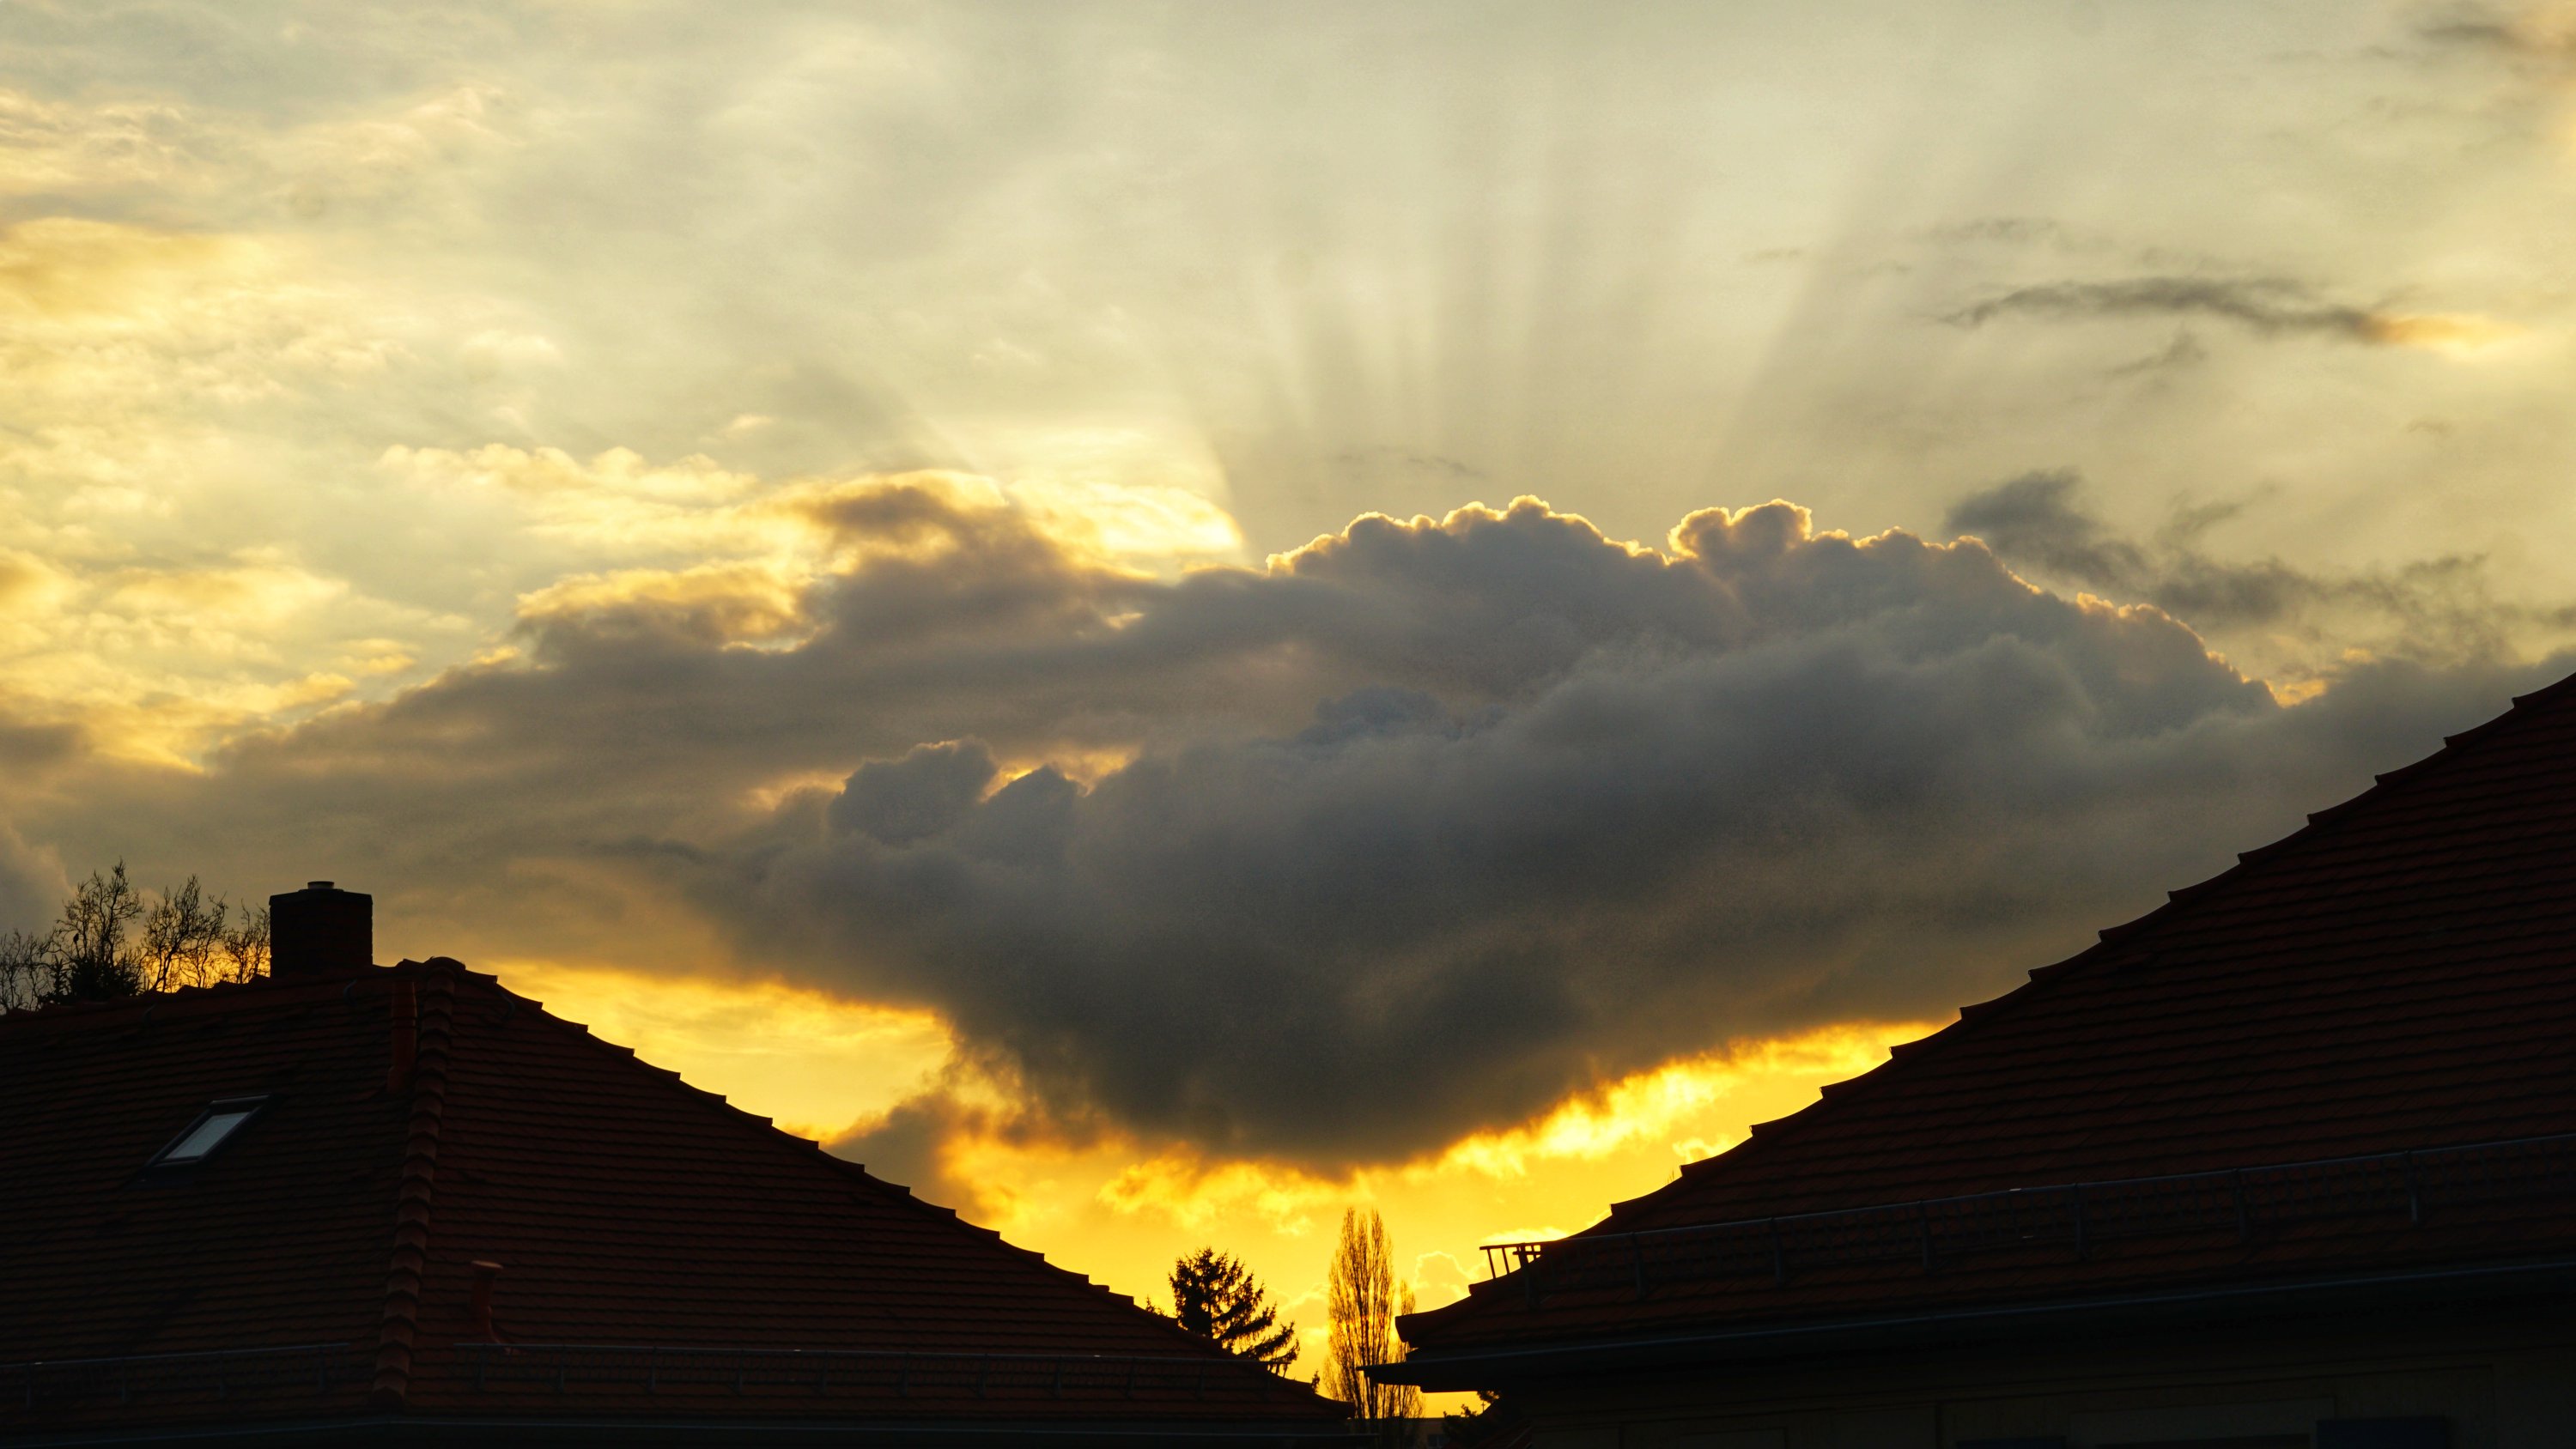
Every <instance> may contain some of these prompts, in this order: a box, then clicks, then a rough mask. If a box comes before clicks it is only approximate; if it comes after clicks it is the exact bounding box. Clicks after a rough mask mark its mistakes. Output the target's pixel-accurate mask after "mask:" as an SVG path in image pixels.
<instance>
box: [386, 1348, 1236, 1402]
mask: <svg viewBox="0 0 2576 1449" xmlns="http://www.w3.org/2000/svg"><path fill="white" fill-rule="evenodd" d="M453 1354H454V1358H453V1360H452V1362H451V1363H450V1365H449V1366H448V1369H447V1371H448V1372H450V1373H453V1374H455V1375H457V1376H458V1378H459V1379H461V1380H462V1386H463V1387H465V1388H468V1389H470V1390H472V1391H474V1392H478V1393H498V1392H505V1391H511V1390H527V1389H538V1390H542V1391H545V1392H547V1393H552V1394H567V1395H570V1394H581V1393H602V1392H608V1393H630V1394H631V1393H644V1394H662V1393H705V1392H708V1391H711V1390H712V1391H715V1392H720V1393H726V1394H739V1395H782V1394H783V1395H794V1396H802V1397H829V1396H831V1395H835V1394H839V1395H852V1396H856V1395H886V1396H891V1397H895V1398H946V1399H963V1398H975V1399H983V1398H1051V1399H1101V1400H1116V1399H1127V1398H1134V1397H1137V1396H1138V1395H1140V1394H1141V1395H1156V1396H1169V1395H1175V1394H1178V1395H1186V1396H1188V1397H1191V1398H1198V1399H1209V1400H1222V1399H1227V1398H1243V1397H1246V1396H1250V1395H1255V1394H1259V1393H1262V1392H1265V1391H1268V1390H1269V1389H1271V1388H1272V1387H1273V1384H1272V1382H1271V1376H1270V1373H1269V1371H1268V1370H1267V1369H1264V1368H1262V1367H1261V1366H1259V1365H1258V1364H1254V1363H1251V1362H1248V1361H1243V1360H1234V1361H1229V1360H1226V1359H1223V1358H1218V1357H1215V1356H1214V1355H1207V1356H1199V1355H1192V1356H1189V1357H1174V1356H1162V1357H1154V1356H1118V1355H1111V1354H1034V1353H972V1352H904V1351H901V1350H860V1349H789V1348H720V1347H716V1348H709V1347H697V1348H689V1347H658V1346H642V1345H632V1344H588V1343H528V1344H520V1343H460V1344H457V1345H456V1346H455V1348H454V1349H453ZM415 1377H416V1378H417V1377H418V1375H417V1374H416V1375H415Z"/></svg>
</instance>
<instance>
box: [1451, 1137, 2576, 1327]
mask: <svg viewBox="0 0 2576 1449" xmlns="http://www.w3.org/2000/svg"><path fill="white" fill-rule="evenodd" d="M2571 1194H2576V1133H2569V1134H2563V1135H2559V1136H2553V1137H2524V1138H2517V1139H2514V1140H2511V1141H2503V1142H2479V1143H2471V1144H2468V1145H2465V1146H2456V1147H2435V1148H2426V1149H2422V1150H2419V1151H2413V1152H2388V1153H2380V1154H2378V1155H2375V1156H2369V1157H2336V1158H2326V1159H2322V1160H2319V1161H2313V1162H2286V1163H2274V1164H2270V1165H2266V1166H2261V1167H2247V1168H2239V1169H2229V1170H2225V1171H2218V1172H2190V1173H2178V1174H2174V1175H2172V1176H2167V1177H2133V1178H2122V1179H2118V1180H2114V1181H2106V1182H2073V1183H2061V1184H2056V1185H2053V1186H2048V1187H2029V1188H2011V1189H2007V1190H2005V1191H2002V1192H1984V1193H1976V1194H1973V1195H1970V1196H1966V1197H1944V1198H1925V1199H1922V1200H1919V1201H1914V1202H1900V1203H1886V1204H1880V1205H1877V1206H1872V1207H1860V1208H1845V1209H1840V1210H1836V1211H1831V1212H1817V1213H1802V1214H1798V1215H1795V1216H1789V1217H1773V1218H1749V1219H1743V1220H1739V1221H1734V1222H1724V1223H1711V1224H1707V1225H1704V1226H1697V1227H1681V1228H1662V1229H1655V1230H1650V1231H1646V1232H1635V1233H1596V1234H1587V1235H1586V1236H1583V1237H1579V1238H1558V1239H1554V1240H1550V1241H1543V1242H1524V1243H1489V1244H1487V1245H1486V1246H1485V1269H1486V1274H1487V1276H1488V1278H1489V1279H1493V1280H1503V1279H1517V1280H1518V1281H1519V1284H1520V1287H1521V1289H1522V1291H1523V1292H1524V1293H1526V1294H1527V1295H1529V1298H1530V1300H1531V1301H1532V1302H1533V1303H1535V1302H1538V1301H1539V1300H1541V1299H1543V1298H1544V1297H1545V1296H1546V1295H1547V1294H1549V1293H1557V1292H1571V1291H1579V1290H1586V1289H1590V1290H1603V1289H1610V1290H1627V1291H1630V1292H1632V1293H1633V1294H1634V1295H1635V1296H1636V1297H1638V1298H1644V1297H1646V1296H1647V1295H1649V1294H1651V1293H1653V1292H1654V1291H1655V1290H1656V1289H1657V1288H1660V1287H1667V1286H1674V1285H1679V1284H1684V1283H1705V1282H1712V1281H1717V1280H1727V1279H1736V1280H1749V1281H1761V1280H1766V1279H1767V1280H1769V1281H1771V1282H1773V1283H1787V1282H1788V1281H1789V1280H1790V1279H1791V1278H1793V1277H1795V1276H1796V1275H1798V1274H1800V1273H1804V1272H1810V1271H1813V1270H1816V1269H1820V1268H1829V1267H1841V1266H1846V1265H1852V1264H1871V1263H1903V1264H1909V1265H1918V1264H1919V1265H1920V1269H1921V1271H1923V1272H1926V1273H1929V1272H1935V1271H1938V1270H1939V1269H1940V1268H1941V1267H1942V1266H1944V1265H1945V1264H1956V1263H1961V1262H1964V1261H1966V1260H1968V1259H1972V1258H1974V1257H1976V1256H1977V1255H1979V1254H1981V1253H1991V1252H1994V1251H1996V1250H1999V1249H2016V1250H2024V1251H2027V1250H2030V1249H2034V1248H2037V1249H2041V1250H2055V1251H2061V1252H2064V1253H2066V1254H2068V1255H2069V1256H2071V1257H2074V1258H2079V1259H2080V1258H2084V1257H2086V1256H2088V1255H2090V1254H2091V1253H2092V1252H2093V1251H2094V1250H2095V1249H2097V1248H2099V1247H2100V1246H2102V1245H2104V1244H2107V1243H2114V1242H2123V1241H2131V1240H2137V1239H2145V1238H2159V1237H2172V1236H2181V1235H2186V1234H2195V1233H2198V1234H2207V1233H2233V1234H2235V1235H2236V1236H2237V1237H2238V1238H2239V1239H2242V1240H2245V1241H2251V1240H2252V1239H2253V1238H2254V1237H2255V1235H2256V1234H2258V1233H2260V1232H2262V1231H2264V1230H2266V1229H2269V1228H2274V1227H2278V1226H2282V1225H2287V1224H2291V1223H2298V1222H2313V1221H2322V1220H2326V1219H2335V1218H2370V1217H2379V1218H2385V1219H2388V1220H2389V1221H2391V1222H2392V1223H2395V1222H2403V1223H2405V1224H2408V1225H2410V1226H2411V1225H2415V1224H2420V1223H2423V1222H2425V1221H2426V1220H2427V1219H2428V1218H2430V1217H2432V1216H2434V1215H2436V1214H2439V1213H2442V1212H2446V1211H2451V1210H2455V1209H2459V1208H2463V1207H2471V1206H2479V1205H2485V1204H2491V1203H2497V1202H2508V1201H2519V1200H2527V1199H2534V1198H2541V1197H2551V1196H2565V1195H2571ZM1478 1288H1479V1290H1480V1291H1487V1290H1486V1289H1485V1285H1483V1284H1479V1285H1478Z"/></svg>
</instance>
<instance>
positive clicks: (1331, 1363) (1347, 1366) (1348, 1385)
mask: <svg viewBox="0 0 2576 1449" xmlns="http://www.w3.org/2000/svg"><path fill="white" fill-rule="evenodd" d="M1325 1298H1326V1302H1327V1303H1328V1304H1329V1305H1330V1312H1331V1314H1332V1327H1331V1337H1330V1338H1329V1340H1328V1342H1329V1343H1330V1345H1331V1357H1330V1358H1329V1359H1327V1360H1326V1362H1325V1364H1324V1377H1323V1382H1322V1384H1321V1387H1322V1389H1323V1390H1324V1392H1325V1393H1328V1394H1330V1395H1332V1396H1333V1397H1334V1398H1337V1399H1340V1400H1341V1401H1342V1402H1344V1403H1346V1404H1348V1405H1350V1406H1351V1412H1352V1414H1353V1415H1354V1416H1356V1417H1358V1418H1362V1419H1410V1418H1413V1417H1414V1416H1416V1415H1418V1414H1420V1413H1421V1412H1422V1390H1420V1389H1417V1388H1415V1387H1413V1386H1412V1385H1411V1384H1382V1383H1379V1382H1377V1381H1376V1380H1374V1379H1372V1378H1370V1377H1369V1376H1368V1375H1367V1374H1365V1373H1362V1372H1361V1370H1362V1369H1363V1368H1365V1367H1367V1366H1368V1365H1370V1364H1375V1363H1396V1362H1399V1361H1401V1360H1402V1359H1403V1358H1404V1341H1403V1340H1402V1339H1400V1338H1398V1337H1396V1333H1395V1320H1396V1316H1397V1315H1398V1314H1403V1313H1411V1312H1412V1311H1413V1290H1412V1289H1410V1288H1407V1287H1404V1286H1403V1285H1401V1284H1400V1283H1398V1282H1397V1281H1396V1276H1395V1250H1394V1247H1393V1245H1392V1244H1390V1243H1389V1242H1388V1241H1387V1236H1386V1222H1385V1220H1384V1219H1381V1218H1380V1217H1379V1216H1378V1215H1377V1209H1375V1208H1370V1209H1368V1210H1367V1216H1365V1217H1363V1216H1361V1210H1360V1209H1358V1208H1345V1209H1343V1211H1342V1237H1341V1242H1340V1243H1339V1244H1337V1245H1336V1246H1335V1247H1334V1249H1333V1265H1332V1269H1331V1272H1330V1274H1329V1275H1328V1277H1327V1280H1326V1286H1325Z"/></svg>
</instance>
